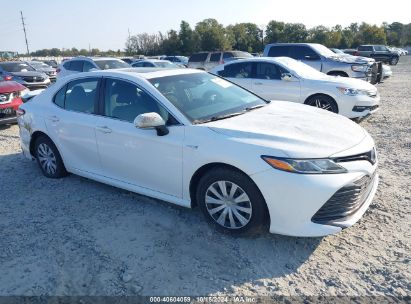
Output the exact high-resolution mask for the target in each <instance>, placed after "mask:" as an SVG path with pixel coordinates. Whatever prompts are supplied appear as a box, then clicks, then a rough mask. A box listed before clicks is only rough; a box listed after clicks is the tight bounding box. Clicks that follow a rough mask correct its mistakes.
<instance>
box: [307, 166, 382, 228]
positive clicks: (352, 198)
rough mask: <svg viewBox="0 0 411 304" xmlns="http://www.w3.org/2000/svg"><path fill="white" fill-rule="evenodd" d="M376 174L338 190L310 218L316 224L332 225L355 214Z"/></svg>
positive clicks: (366, 195) (364, 199)
mask: <svg viewBox="0 0 411 304" xmlns="http://www.w3.org/2000/svg"><path fill="white" fill-rule="evenodd" d="M375 177H376V173H374V174H373V176H369V175H365V176H363V177H361V178H359V179H357V180H356V181H354V182H353V183H351V184H349V185H346V186H344V187H343V188H341V189H340V190H338V191H337V192H336V193H335V194H334V195H333V196H332V197H331V198H330V199H329V200H328V201H327V202H326V203H325V204H324V205H323V206H322V207H321V208H320V209H319V210H318V211H317V212H316V213H315V214H314V216H313V217H312V218H311V221H312V222H314V223H317V224H329V225H333V222H334V221H343V220H345V219H347V218H348V217H350V216H352V215H353V214H354V213H356V212H357V211H358V210H359V209H360V208H361V207H362V205H363V204H364V203H365V201H366V200H367V198H368V196H369V195H370V192H371V190H372V186H373V184H374V180H375Z"/></svg>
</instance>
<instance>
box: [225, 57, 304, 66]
mask: <svg viewBox="0 0 411 304" xmlns="http://www.w3.org/2000/svg"><path fill="white" fill-rule="evenodd" d="M295 61H296V60H295V59H292V58H290V57H250V58H244V59H239V60H235V61H230V62H228V63H226V64H225V65H232V64H236V63H240V62H275V63H280V64H284V65H287V64H288V63H290V62H295Z"/></svg>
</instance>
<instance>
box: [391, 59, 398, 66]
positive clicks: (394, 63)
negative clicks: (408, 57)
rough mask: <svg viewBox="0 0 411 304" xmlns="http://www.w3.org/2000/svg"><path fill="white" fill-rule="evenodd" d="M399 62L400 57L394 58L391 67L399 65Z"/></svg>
mask: <svg viewBox="0 0 411 304" xmlns="http://www.w3.org/2000/svg"><path fill="white" fill-rule="evenodd" d="M398 61H399V58H398V57H393V58H391V60H390V65H397V63H398Z"/></svg>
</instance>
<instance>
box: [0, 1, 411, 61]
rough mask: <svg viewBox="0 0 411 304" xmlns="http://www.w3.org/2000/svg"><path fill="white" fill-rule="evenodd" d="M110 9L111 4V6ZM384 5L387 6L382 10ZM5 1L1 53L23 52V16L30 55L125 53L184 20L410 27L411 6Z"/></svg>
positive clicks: (376, 3)
mask: <svg viewBox="0 0 411 304" xmlns="http://www.w3.org/2000/svg"><path fill="white" fill-rule="evenodd" d="M109 3H112V4H110V5H109ZM383 3H384V4H383ZM386 3H387V2H379V1H377V0H337V1H330V0H328V1H327V0H317V1H316V0H311V1H308V0H290V1H275V0H207V1H198V0H197V1H196V0H175V1H170V0H168V1H166V0H154V1H138V0H134V1H133V0H117V1H97V0H81V1H80V0H71V1H70V0H66V1H58V0H41V1H29V0H7V1H2V3H1V17H0V21H1V22H0V50H11V51H18V52H20V53H24V52H25V42H24V34H23V30H22V25H21V19H20V10H22V11H23V14H24V17H25V22H26V25H27V38H28V41H29V48H30V51H35V50H38V49H43V48H52V47H57V48H60V49H61V48H71V47H76V48H79V49H80V48H86V49H88V47H89V44H90V46H91V47H92V48H99V49H101V50H107V49H114V50H117V49H123V48H124V43H125V41H126V39H127V36H128V29H130V32H131V34H136V33H141V32H148V33H155V32H158V31H162V32H165V31H167V30H169V29H176V30H178V28H179V24H180V22H181V20H186V21H187V22H189V23H190V25H191V26H192V27H194V26H195V24H196V23H197V22H199V21H201V20H203V19H206V18H215V19H217V20H218V21H219V22H220V23H223V24H224V25H225V26H226V25H228V24H234V23H239V22H253V23H256V24H257V25H259V26H262V25H266V24H267V23H268V22H269V21H270V20H278V21H284V22H301V23H304V24H305V25H306V26H307V27H312V26H315V25H320V24H322V25H326V26H333V25H335V24H341V25H343V26H346V25H348V24H350V23H352V22H363V21H364V22H368V23H372V24H378V25H380V24H381V23H382V22H383V21H386V22H389V23H390V22H393V21H399V22H402V23H411V14H410V13H409V12H410V11H411V5H410V4H409V3H410V2H409V0H407V1H405V0H397V1H392V2H391V3H392V4H393V8H392V9H391V8H390V9H387V6H386Z"/></svg>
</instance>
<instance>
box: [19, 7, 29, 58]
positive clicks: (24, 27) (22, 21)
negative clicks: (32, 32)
mask: <svg viewBox="0 0 411 304" xmlns="http://www.w3.org/2000/svg"><path fill="white" fill-rule="evenodd" d="M20 15H21V23H22V24H23V31H24V38H25V39H26V48H27V55H28V56H30V51H29V43H28V42H27V33H26V25H25V24H24V18H23V12H22V11H20Z"/></svg>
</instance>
